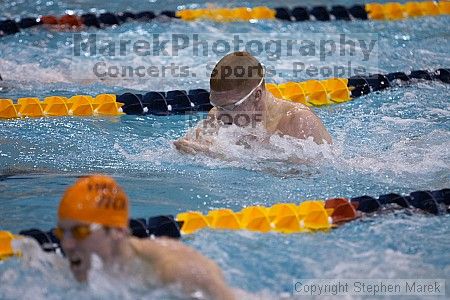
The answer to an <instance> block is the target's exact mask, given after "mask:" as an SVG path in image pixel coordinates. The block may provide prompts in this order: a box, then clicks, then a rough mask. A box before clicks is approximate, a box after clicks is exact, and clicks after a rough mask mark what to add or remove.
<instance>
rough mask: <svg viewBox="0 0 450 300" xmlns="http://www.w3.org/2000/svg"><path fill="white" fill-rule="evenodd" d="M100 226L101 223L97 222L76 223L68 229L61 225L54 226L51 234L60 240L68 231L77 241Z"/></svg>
mask: <svg viewBox="0 0 450 300" xmlns="http://www.w3.org/2000/svg"><path fill="white" fill-rule="evenodd" d="M100 228H102V225H99V224H89V225H78V226H74V227H72V228H70V229H68V230H66V229H63V228H61V227H56V228H55V229H53V234H54V235H55V236H56V237H57V238H58V239H59V240H60V241H61V240H62V239H63V238H64V235H65V234H66V232H67V231H70V233H71V234H72V236H73V238H74V239H76V240H77V241H81V240H84V239H85V238H87V237H88V236H90V235H91V234H92V233H93V232H94V231H96V230H99V229H100Z"/></svg>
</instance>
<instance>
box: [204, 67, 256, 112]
mask: <svg viewBox="0 0 450 300" xmlns="http://www.w3.org/2000/svg"><path fill="white" fill-rule="evenodd" d="M263 81H264V76H263V77H261V81H260V82H259V83H258V85H257V86H255V87H254V88H253V89H252V90H251V91H250V92H249V93H248V94H247V95H246V96H244V98H241V99H240V100H238V101H237V102H235V103H232V104H228V105H224V106H219V105H215V104H214V103H213V102H212V101H210V103H211V104H212V105H213V106H214V107H217V108H218V109H221V110H226V111H233V110H234V109H235V108H236V107H238V106H239V105H241V104H242V103H244V102H245V101H247V99H248V98H249V97H250V96H251V95H252V94H253V92H254V91H256V89H257V88H259V87H260V86H261V84H262V83H263Z"/></svg>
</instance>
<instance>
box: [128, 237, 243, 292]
mask: <svg viewBox="0 0 450 300" xmlns="http://www.w3.org/2000/svg"><path fill="white" fill-rule="evenodd" d="M129 241H130V245H131V247H132V248H133V250H134V252H135V254H136V255H137V256H138V257H140V258H141V259H142V260H143V261H146V262H147V263H149V264H150V265H151V268H149V270H151V271H153V272H156V275H157V277H158V279H159V280H160V281H161V283H163V284H170V283H181V285H182V287H183V289H184V290H186V291H187V292H189V293H192V292H194V291H196V290H202V291H205V292H206V293H207V294H208V296H210V297H212V299H223V300H228V299H234V296H233V294H232V292H231V289H230V288H228V286H227V285H226V283H225V280H224V278H223V275H222V272H221V270H220V269H219V267H218V266H217V265H216V264H215V263H214V262H213V261H212V260H210V259H208V258H206V257H204V256H202V255H201V254H200V253H199V252H197V251H195V250H194V249H192V248H190V247H187V246H186V245H184V244H183V243H181V242H179V241H177V240H174V239H170V238H157V239H153V240H150V239H137V238H130V239H129ZM208 299H209V298H208Z"/></svg>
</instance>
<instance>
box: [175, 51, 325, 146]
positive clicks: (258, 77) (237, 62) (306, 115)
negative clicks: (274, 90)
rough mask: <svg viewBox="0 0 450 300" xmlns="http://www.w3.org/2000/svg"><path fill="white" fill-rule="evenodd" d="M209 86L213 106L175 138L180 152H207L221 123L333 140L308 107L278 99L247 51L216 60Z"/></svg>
mask: <svg viewBox="0 0 450 300" xmlns="http://www.w3.org/2000/svg"><path fill="white" fill-rule="evenodd" d="M242 70H244V72H242ZM210 90H211V92H210V102H211V104H212V105H213V106H214V107H213V108H212V109H211V110H210V112H209V114H208V118H207V119H206V120H203V121H202V122H200V123H199V124H198V125H197V127H196V128H194V129H193V130H191V131H190V132H188V133H187V134H186V135H185V136H184V137H182V138H180V139H179V140H177V141H175V142H174V145H175V147H176V149H178V150H179V151H181V152H185V153H191V154H195V153H197V152H203V153H207V154H208V153H209V146H210V145H212V143H213V142H214V138H215V137H214V135H215V134H216V133H217V131H218V129H219V128H220V126H224V125H230V124H234V125H237V126H248V125H249V124H255V123H259V124H262V125H263V128H264V129H265V130H266V131H267V133H268V134H269V135H273V134H278V135H281V136H283V135H287V136H291V137H294V138H298V139H308V138H312V139H313V141H314V142H315V143H317V144H322V143H328V144H331V143H332V139H331V136H330V134H329V133H328V131H327V130H326V128H325V126H324V125H323V124H322V121H321V120H320V119H319V117H317V116H316V115H315V114H314V113H313V112H312V111H311V110H310V109H309V107H307V106H306V105H303V104H301V103H294V102H290V101H284V100H282V99H277V98H275V97H274V96H273V95H272V94H271V93H270V92H268V91H267V90H266V88H265V80H264V68H263V66H262V65H261V63H260V62H259V61H258V60H257V59H256V58H254V57H253V56H252V55H250V54H249V53H247V52H234V53H231V54H228V55H226V56H225V57H223V58H222V59H221V60H220V61H219V62H218V63H217V64H216V66H215V67H214V69H213V71H212V73H211V79H210ZM249 118H250V119H251V121H250V122H248V120H249Z"/></svg>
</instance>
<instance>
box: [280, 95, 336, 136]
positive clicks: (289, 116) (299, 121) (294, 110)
mask: <svg viewBox="0 0 450 300" xmlns="http://www.w3.org/2000/svg"><path fill="white" fill-rule="evenodd" d="M276 101H277V103H278V105H282V111H283V112H284V113H283V117H282V118H281V119H280V121H279V123H278V131H279V132H280V133H282V134H286V135H289V136H292V137H296V138H300V139H306V138H308V137H312V138H313V140H314V142H315V143H317V144H323V143H324V141H325V142H327V143H328V144H331V143H332V139H331V136H330V134H329V133H328V131H327V129H326V128H325V126H324V125H323V123H322V121H321V120H320V118H319V117H317V116H316V115H315V114H314V112H313V111H312V110H311V109H310V108H309V107H308V106H306V105H303V104H301V103H295V102H291V101H286V100H282V99H277V100H276Z"/></svg>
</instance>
